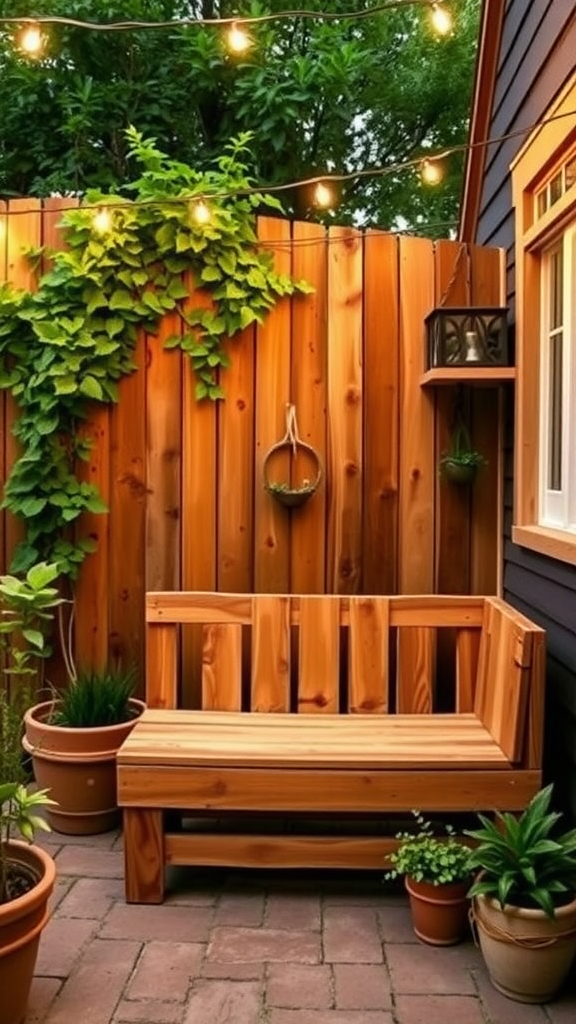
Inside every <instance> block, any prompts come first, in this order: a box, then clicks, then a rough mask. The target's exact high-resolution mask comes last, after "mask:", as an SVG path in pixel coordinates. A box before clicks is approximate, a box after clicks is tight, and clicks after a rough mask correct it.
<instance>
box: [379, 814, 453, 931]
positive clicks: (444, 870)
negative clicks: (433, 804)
mask: <svg viewBox="0 0 576 1024" xmlns="http://www.w3.org/2000/svg"><path fill="white" fill-rule="evenodd" d="M413 813H414V816H415V819H416V824H417V826H418V831H417V832H416V833H410V832H399V833H398V834H397V835H396V839H398V840H399V841H400V843H399V846H398V848H397V849H396V850H395V851H394V852H393V853H391V854H390V863H391V864H392V868H391V869H390V871H388V872H387V873H386V875H385V878H386V879H394V878H397V877H398V876H403V877H404V885H405V887H406V891H407V892H408V896H409V899H410V910H411V913H412V924H413V927H414V931H415V933H416V935H417V936H418V938H419V939H421V940H422V941H423V942H427V943H428V944H429V945H432V946H453V945H455V944H456V943H457V942H461V940H462V939H463V938H464V936H465V934H466V931H467V929H468V907H469V903H468V898H467V893H468V889H469V887H470V879H471V874H472V872H471V867H470V849H469V847H468V846H467V845H466V844H465V843H462V842H461V841H460V840H458V839H457V838H456V834H455V832H454V829H453V828H452V827H451V826H450V825H447V826H446V836H445V837H442V836H435V835H434V833H433V827H432V823H431V822H430V821H426V820H425V818H424V817H423V816H422V815H421V814H420V813H419V812H418V811H414V812H413Z"/></svg>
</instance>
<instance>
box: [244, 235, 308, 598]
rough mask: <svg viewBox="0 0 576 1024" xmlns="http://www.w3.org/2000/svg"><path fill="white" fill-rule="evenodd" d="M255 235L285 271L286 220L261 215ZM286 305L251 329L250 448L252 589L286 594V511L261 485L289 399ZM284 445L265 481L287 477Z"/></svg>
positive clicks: (281, 430)
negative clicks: (253, 336)
mask: <svg viewBox="0 0 576 1024" xmlns="http://www.w3.org/2000/svg"><path fill="white" fill-rule="evenodd" d="M258 238H259V239H260V242H261V243H262V244H263V245H266V243H267V242H270V243H271V246H270V248H271V251H272V254H273V259H274V267H275V269H276V270H277V271H278V273H280V274H290V272H291V269H292V268H291V262H292V261H291V242H290V222H289V221H287V220H280V219H279V218H276V217H261V218H260V219H259V221H258ZM290 328H291V305H290V300H289V299H288V298H285V299H282V300H281V301H280V302H279V303H278V304H277V305H276V306H275V308H274V309H272V310H271V311H270V313H269V314H268V316H267V317H266V320H265V322H264V323H263V324H262V325H259V326H258V327H257V329H256V386H255V396H254V402H255V449H254V462H255V466H254V474H255V479H254V558H255V565H254V589H255V590H256V592H257V593H266V592H268V593H273V594H274V593H276V594H277V593H286V592H287V591H288V590H289V589H290V513H289V512H288V511H287V510H286V509H285V508H283V507H282V506H281V505H280V504H279V502H277V501H276V500H275V499H274V498H273V497H272V495H270V494H268V492H267V491H266V490H265V489H264V485H263V466H264V459H265V458H266V455H267V453H268V451H269V449H270V448H271V446H272V445H274V444H276V442H277V441H279V440H280V438H281V437H282V436H283V434H284V432H285V426H286V424H285V420H286V403H287V402H288V401H289V399H290ZM297 412H298V410H297ZM291 461H292V460H291V457H290V452H289V450H288V449H281V450H280V451H279V452H277V453H274V454H273V455H272V457H271V459H270V460H269V464H268V466H269V470H270V472H269V476H270V479H271V480H276V481H280V482H283V481H285V482H288V481H290V466H291Z"/></svg>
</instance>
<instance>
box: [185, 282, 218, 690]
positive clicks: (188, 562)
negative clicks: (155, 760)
mask: <svg viewBox="0 0 576 1024" xmlns="http://www.w3.org/2000/svg"><path fill="white" fill-rule="evenodd" d="M188 284H189V288H190V297H189V298H188V299H187V300H186V311H187V312H188V313H191V312H192V311H193V310H194V309H208V308H209V307H210V305H211V302H210V297H209V295H208V294H207V293H206V292H203V291H201V290H200V289H198V288H196V287H195V284H194V282H193V281H192V279H191V278H189V280H188ZM195 386H196V378H195V376H194V374H193V371H192V365H191V363H190V361H189V359H187V358H184V359H183V363H182V393H183V400H182V589H183V590H215V589H216V537H217V528H216V514H217V513H216V508H217V505H216V501H217V487H218V475H217V464H216V445H217V437H216V421H217V415H218V412H217V403H216V402H212V401H210V400H209V399H203V400H202V401H197V399H196V395H195ZM181 635H182V706H183V707H200V706H201V700H202V697H201V682H202V681H201V673H200V665H201V661H202V659H201V651H202V628H201V627H200V626H183V627H182V634H181Z"/></svg>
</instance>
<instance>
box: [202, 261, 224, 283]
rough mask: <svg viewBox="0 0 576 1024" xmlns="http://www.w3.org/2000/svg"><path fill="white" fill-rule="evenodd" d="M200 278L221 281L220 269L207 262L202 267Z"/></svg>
mask: <svg viewBox="0 0 576 1024" xmlns="http://www.w3.org/2000/svg"><path fill="white" fill-rule="evenodd" d="M200 280H201V281H206V282H209V281H221V280H222V271H221V270H219V269H218V267H215V266H212V265H210V264H208V266H206V267H203V269H202V273H201V274H200Z"/></svg>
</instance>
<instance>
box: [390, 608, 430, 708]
mask: <svg viewBox="0 0 576 1024" xmlns="http://www.w3.org/2000/svg"><path fill="white" fill-rule="evenodd" d="M435 638H436V631H435V630H434V629H430V628H429V627H427V626H399V627H398V647H397V659H396V710H397V711H398V712H399V713H400V714H415V715H429V714H431V712H432V710H433V689H434V661H435V657H434V656H435Z"/></svg>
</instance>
